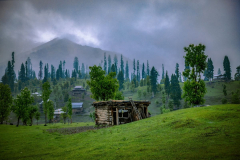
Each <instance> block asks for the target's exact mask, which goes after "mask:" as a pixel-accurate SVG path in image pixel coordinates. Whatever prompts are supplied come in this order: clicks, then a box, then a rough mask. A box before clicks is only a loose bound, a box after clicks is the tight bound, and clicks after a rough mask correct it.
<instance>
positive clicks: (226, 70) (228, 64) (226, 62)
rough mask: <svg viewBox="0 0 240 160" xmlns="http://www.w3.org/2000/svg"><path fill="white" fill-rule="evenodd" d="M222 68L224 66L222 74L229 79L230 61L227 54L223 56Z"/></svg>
mask: <svg viewBox="0 0 240 160" xmlns="http://www.w3.org/2000/svg"><path fill="white" fill-rule="evenodd" d="M223 68H224V71H225V73H224V76H225V78H226V79H227V80H231V72H232V71H231V66H230V61H229V59H228V56H225V57H224V61H223Z"/></svg>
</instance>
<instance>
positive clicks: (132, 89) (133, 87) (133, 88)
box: [130, 81, 136, 92]
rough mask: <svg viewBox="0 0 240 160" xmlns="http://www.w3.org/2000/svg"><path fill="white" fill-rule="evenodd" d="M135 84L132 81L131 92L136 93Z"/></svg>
mask: <svg viewBox="0 0 240 160" xmlns="http://www.w3.org/2000/svg"><path fill="white" fill-rule="evenodd" d="M135 88H136V87H135V83H134V81H132V82H131V84H130V90H131V92H134V91H135Z"/></svg>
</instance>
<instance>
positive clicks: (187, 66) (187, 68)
mask: <svg viewBox="0 0 240 160" xmlns="http://www.w3.org/2000/svg"><path fill="white" fill-rule="evenodd" d="M187 70H190V67H189V65H187V63H186V60H185V69H184V72H186V71H187ZM183 77H184V82H186V81H187V77H185V76H183ZM204 81H205V80H204Z"/></svg>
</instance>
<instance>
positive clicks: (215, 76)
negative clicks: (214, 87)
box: [213, 74, 226, 81]
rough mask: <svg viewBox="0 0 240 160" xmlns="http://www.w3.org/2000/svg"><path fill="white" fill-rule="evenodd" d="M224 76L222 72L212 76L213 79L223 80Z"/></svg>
mask: <svg viewBox="0 0 240 160" xmlns="http://www.w3.org/2000/svg"><path fill="white" fill-rule="evenodd" d="M225 80H226V78H225V76H224V75H223V74H218V75H214V76H213V81H225Z"/></svg>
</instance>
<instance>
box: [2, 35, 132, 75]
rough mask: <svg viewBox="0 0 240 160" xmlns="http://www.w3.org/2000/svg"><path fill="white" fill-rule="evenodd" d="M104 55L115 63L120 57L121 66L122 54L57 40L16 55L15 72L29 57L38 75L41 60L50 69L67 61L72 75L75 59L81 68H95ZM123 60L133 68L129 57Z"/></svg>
mask: <svg viewBox="0 0 240 160" xmlns="http://www.w3.org/2000/svg"><path fill="white" fill-rule="evenodd" d="M104 53H106V58H107V60H108V55H110V56H111V60H112V63H113V58H114V56H115V55H116V56H117V57H118V65H119V66H120V57H121V54H119V53H115V52H111V51H104V50H101V49H99V48H93V47H89V46H82V45H79V44H76V43H74V42H72V41H70V40H68V39H66V38H63V39H61V38H55V39H53V40H51V41H49V42H47V43H44V44H42V45H40V46H38V47H35V48H33V49H31V50H29V51H27V52H24V53H19V54H18V53H16V55H15V59H16V60H15V61H16V63H15V72H16V73H17V71H18V70H19V69H20V66H21V63H24V62H25V61H26V60H27V58H28V57H30V59H31V62H32V67H33V70H35V72H36V74H37V73H38V71H39V62H40V60H41V61H42V62H43V64H46V63H48V65H49V67H50V66H51V65H53V66H54V67H55V68H56V69H57V68H58V65H59V63H60V61H62V62H63V61H64V60H65V61H66V64H65V69H69V70H70V73H71V70H73V61H74V57H78V60H79V66H80V67H82V63H84V65H88V66H93V65H99V64H100V63H101V61H103V59H104ZM10 59H11V55H10V54H9V60H10ZM123 60H124V62H125V63H126V61H128V63H129V67H131V68H132V61H131V60H130V59H128V58H127V57H124V56H123ZM1 67H2V68H3V69H4V68H6V64H4V63H3V64H2V66H1ZM3 71H4V70H2V71H1V72H2V73H1V74H3V73H4V72H3Z"/></svg>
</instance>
